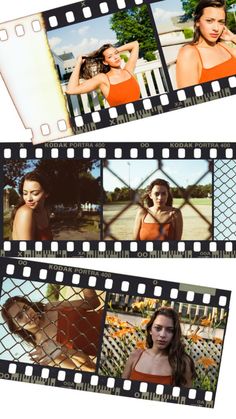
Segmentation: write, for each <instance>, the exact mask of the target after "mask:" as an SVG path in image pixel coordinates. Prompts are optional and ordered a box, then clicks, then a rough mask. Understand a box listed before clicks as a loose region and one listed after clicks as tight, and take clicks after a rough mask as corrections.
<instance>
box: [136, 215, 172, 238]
mask: <svg viewBox="0 0 236 419" xmlns="http://www.w3.org/2000/svg"><path fill="white" fill-rule="evenodd" d="M146 215H147V214H145V215H144V217H143V219H142V224H141V228H140V232H139V240H151V241H154V240H161V241H169V240H175V230H174V226H173V222H172V221H170V222H168V223H163V224H160V223H158V222H154V223H145V217H146Z"/></svg>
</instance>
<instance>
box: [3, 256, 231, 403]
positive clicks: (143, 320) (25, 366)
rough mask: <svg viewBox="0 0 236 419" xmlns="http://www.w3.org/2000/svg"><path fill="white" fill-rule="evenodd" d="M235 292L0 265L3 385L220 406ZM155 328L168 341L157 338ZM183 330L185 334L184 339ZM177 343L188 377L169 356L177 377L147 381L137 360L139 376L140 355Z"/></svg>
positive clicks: (10, 262) (22, 263)
mask: <svg viewBox="0 0 236 419" xmlns="http://www.w3.org/2000/svg"><path fill="white" fill-rule="evenodd" d="M230 294H231V293H230V291H226V290H221V289H214V288H207V287H200V286H197V285H193V284H181V283H177V282H165V281H162V280H153V279H147V278H139V277H134V276H127V275H120V274H119V275H118V274H113V273H112V274H111V273H109V272H102V271H94V270H87V269H83V268H78V267H66V266H62V265H54V264H45V263H36V262H31V261H26V260H18V259H8V258H2V259H1V323H0V333H1V344H0V374H1V378H2V379H9V380H14V381H22V382H30V383H37V384H42V385H51V386H60V387H64V388H72V389H77V390H84V391H93V392H98V393H104V394H113V395H118V396H128V397H134V398H143V399H149V400H157V401H165V402H172V403H180V404H187V405H194V406H202V407H214V401H215V395H216V387H217V379H218V375H219V368H220V362H221V357H222V350H223V343H224V338H225V330H226V325H227V318H228V313H229V303H230ZM155 316H156V317H155ZM72 317H73V323H72V324H71V320H72ZM150 319H151V320H150ZM153 319H154V320H153ZM156 319H158V320H156ZM68 321H69V322H70V326H68V323H67V322H68ZM150 322H151V323H150ZM155 322H157V323H155ZM163 322H164V323H163ZM165 322H166V323H165ZM84 323H85V325H86V327H84ZM157 324H158V328H159V329H158V333H159V332H160V330H162V332H160V333H161V334H162V340H161V342H160V340H158V339H157V340H155V339H156V337H155V329H154V327H156V325H157ZM153 325H154V326H153ZM150 327H151V329H150ZM179 327H180V328H181V336H182V337H180V335H179V334H178V333H179V332H178V333H177V332H176V330H177V329H178V328H179ZM146 328H147V329H146ZM90 329H91V330H92V332H91V333H90V332H89V330H90ZM145 329H146V332H145ZM148 330H149V331H151V333H149V332H148ZM178 330H179V329H178ZM94 331H95V332H96V333H97V336H96V338H94ZM177 335H178V338H177V337H176V336H177ZM29 336H30V338H29ZM45 336H46V338H45ZM148 336H149V338H150V336H151V344H150V343H149V344H148V339H149V338H148ZM163 336H165V339H164V338H163ZM167 336H168V337H167ZM159 339H160V338H159ZM167 339H168V341H167ZM172 341H174V343H173V344H174V345H175V347H179V348H180V347H182V348H183V346H181V345H182V344H183V342H184V352H182V358H181V357H180V355H178V357H179V358H178V366H180V364H181V367H182V373H181V374H182V375H181V376H180V377H178V374H177V373H176V371H175V372H174V370H173V368H172V367H170V364H169V362H168V361H167V358H166V357H164V358H165V359H164V360H163V359H162V365H163V362H164V363H165V364H167V369H168V368H169V370H170V369H171V368H172V370H171V376H172V378H171V379H170V374H168V375H167V374H165V373H164V374H163V370H162V373H161V374H160V375H159V374H158V372H154V373H151V375H150V374H145V371H144V370H145V367H143V366H142V367H140V365H139V367H138V363H137V364H136V367H135V368H136V371H139V369H140V370H141V371H140V372H142V370H143V376H142V378H140V377H134V376H132V374H133V372H132V371H133V370H132V371H131V370H130V367H129V363H130V359H131V360H132V357H135V356H136V357H137V354H138V356H139V357H140V355H141V357H142V358H143V359H144V361H145V354H147V353H149V356H150V354H151V353H152V352H153V351H155V350H156V342H157V346H158V345H159V346H160V348H159V351H164V352H165V350H167V348H169V347H170V345H172ZM145 342H146V343H145ZM158 342H159V343H158ZM165 348H166V349H165ZM184 360H185V361H184ZM186 360H188V362H189V363H190V362H191V371H190V369H189V368H188V366H187V367H186ZM145 362H147V360H146V361H145ZM145 362H144V364H143V365H144V366H145ZM171 365H173V364H171ZM159 367H160V365H159ZM147 372H148V371H147ZM169 372H170V371H169ZM150 376H151V378H150ZM155 376H156V378H155ZM168 376H169V378H168ZM147 377H149V378H148V379H147ZM153 377H154V378H153ZM163 380H164V381H163ZM165 380H167V381H165ZM168 380H171V382H168ZM183 383H185V384H183Z"/></svg>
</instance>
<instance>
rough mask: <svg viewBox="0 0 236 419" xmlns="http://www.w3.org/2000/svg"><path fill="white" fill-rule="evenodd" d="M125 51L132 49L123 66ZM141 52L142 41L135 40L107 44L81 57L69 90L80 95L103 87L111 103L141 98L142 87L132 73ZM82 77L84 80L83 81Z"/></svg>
mask: <svg viewBox="0 0 236 419" xmlns="http://www.w3.org/2000/svg"><path fill="white" fill-rule="evenodd" d="M122 51H130V56H129V59H128V61H127V63H126V64H125V67H124V68H121V58H120V53H121V52H122ZM138 53H139V44H138V42H137V41H134V42H130V43H129V44H126V45H122V46H121V47H118V48H115V47H113V46H112V45H111V44H106V45H103V46H102V47H101V48H100V49H99V50H98V51H96V52H95V53H93V54H91V55H90V56H89V57H82V56H80V57H78V60H77V63H76V66H75V69H74V71H73V73H72V75H71V77H70V80H69V83H68V86H67V92H66V93H67V94H69V95H81V94H82V93H89V92H92V91H93V90H96V89H98V88H100V89H101V92H102V94H103V96H104V97H105V99H106V100H107V102H108V103H109V105H110V106H118V105H124V104H126V103H129V102H134V101H135V100H138V99H139V98H140V88H139V84H138V82H137V80H136V78H135V77H134V75H133V72H134V69H135V66H136V62H137V59H138ZM94 74H95V75H94ZM80 79H85V81H83V82H82V83H81V82H80Z"/></svg>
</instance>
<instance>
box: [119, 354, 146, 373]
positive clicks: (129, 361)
mask: <svg viewBox="0 0 236 419" xmlns="http://www.w3.org/2000/svg"><path fill="white" fill-rule="evenodd" d="M141 352H142V350H141V349H136V350H135V351H133V352H131V354H130V356H129V358H128V359H127V361H126V364H125V367H124V371H123V373H122V378H127V379H128V378H129V377H130V374H131V371H132V369H133V366H134V364H135V362H136V361H137V359H138V357H139V356H140V353H141Z"/></svg>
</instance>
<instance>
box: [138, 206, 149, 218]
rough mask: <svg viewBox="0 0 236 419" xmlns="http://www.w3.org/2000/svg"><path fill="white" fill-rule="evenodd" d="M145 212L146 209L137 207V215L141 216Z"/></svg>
mask: <svg viewBox="0 0 236 419" xmlns="http://www.w3.org/2000/svg"><path fill="white" fill-rule="evenodd" d="M146 214H147V210H146V209H145V208H143V207H139V208H138V209H137V217H143V216H144V215H146Z"/></svg>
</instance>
